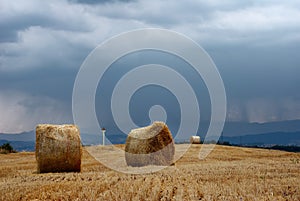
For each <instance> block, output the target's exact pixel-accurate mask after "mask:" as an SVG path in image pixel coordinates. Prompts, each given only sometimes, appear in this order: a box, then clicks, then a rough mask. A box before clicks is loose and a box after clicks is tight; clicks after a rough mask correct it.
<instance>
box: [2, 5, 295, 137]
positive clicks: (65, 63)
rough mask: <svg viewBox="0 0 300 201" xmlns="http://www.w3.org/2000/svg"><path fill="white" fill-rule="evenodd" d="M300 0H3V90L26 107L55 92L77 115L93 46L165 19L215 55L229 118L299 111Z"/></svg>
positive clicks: (282, 115) (160, 23)
mask: <svg viewBox="0 0 300 201" xmlns="http://www.w3.org/2000/svg"><path fill="white" fill-rule="evenodd" d="M97 2H99V1H97ZM299 8H300V4H299V2H297V1H288V2H283V1H260V2H257V1H193V0H188V1H182V2H181V1H178V2H175V1H160V0H154V1H108V0H107V1H106V0H105V1H100V3H96V1H92V0H88V1H83V0H78V1H75V0H74V1H72V0H71V1H52V2H44V1H43V2H41V1H35V0H28V1H26V2H23V1H19V2H17V3H12V1H2V2H0V29H1V33H0V94H7V93H4V92H3V91H11V93H16V94H22V95H16V96H14V95H9V96H10V97H12V98H14V99H19V100H20V101H19V102H17V103H18V107H20V108H22V109H20V111H24V110H26V111H31V110H33V105H32V104H31V103H34V105H38V108H40V107H41V104H39V103H42V102H43V100H45V99H47V101H45V104H46V105H43V106H44V107H48V106H49V108H51V107H52V106H51V105H53V102H52V100H54V101H57V103H59V104H61V105H64V106H65V107H66V108H67V109H66V110H65V112H66V114H68V115H70V110H71V98H72V97H71V95H72V87H73V83H74V80H75V77H76V73H77V72H78V69H79V67H80V65H81V63H82V62H83V61H84V59H85V57H86V56H87V55H88V53H89V52H90V51H91V50H92V49H93V48H94V47H96V46H97V45H98V44H100V43H101V42H103V41H104V40H105V39H108V38H110V37H112V36H114V35H115V34H119V33H121V32H123V31H129V30H132V29H136V28H144V27H161V28H168V29H172V30H174V31H178V32H180V33H183V34H186V35H187V36H189V37H190V38H192V39H193V40H195V41H196V42H198V43H199V44H201V45H203V47H205V49H206V50H207V52H208V53H209V54H210V55H211V57H212V59H213V60H214V61H215V63H216V65H217V67H218V68H219V70H220V74H221V76H222V78H223V80H224V84H225V87H226V91H227V97H228V101H229V104H228V120H232V121H272V118H273V119H274V120H276V119H277V120H284V119H296V118H300V117H299V114H300V111H299V101H300V94H299V93H298V91H299V89H298V86H300V81H299V78H298V75H299V74H300V69H299V64H300V58H299V56H298V53H299V52H300V46H299V42H300V37H299V36H300V34H299V33H300V27H299V24H300V20H299V19H300V9H299ZM3 96H4V95H3ZM3 96H2V97H3ZM35 96H36V97H39V98H37V99H34V98H33V97H35ZM24 97H29V98H28V99H26V98H24ZM24 99H26V101H24ZM32 99H34V100H32ZM49 100H51V101H49ZM9 102H10V101H9V100H5V101H4V102H2V105H1V106H2V108H5V105H9ZM47 105H48V106H47ZM265 105H268V106H266V107H264V106H265ZM24 108H25V109H24ZM251 108H256V109H254V110H252V109H251ZM264 108H265V109H264ZM1 111H2V110H1ZM260 111H262V112H260ZM7 112H8V111H7V110H3V114H5V115H6V113H7ZM22 114H23V113H22ZM51 114H52V113H51ZM22 117H23V118H26V115H25V113H24V116H22ZM10 118H11V122H14V121H15V122H19V120H17V119H15V118H14V117H10ZM35 118H39V117H38V116H36V117H35ZM49 118H50V117H49ZM64 118H65V117H64ZM32 122H35V121H34V120H32V121H31V123H32ZM29 124H30V123H28V125H29ZM0 129H1V126H0ZM10 129H11V130H10V131H12V130H13V128H12V127H11V128H10Z"/></svg>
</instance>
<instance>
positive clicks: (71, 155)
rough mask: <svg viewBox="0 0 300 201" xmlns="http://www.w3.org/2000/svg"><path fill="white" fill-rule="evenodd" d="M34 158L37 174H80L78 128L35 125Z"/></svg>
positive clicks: (80, 153)
mask: <svg viewBox="0 0 300 201" xmlns="http://www.w3.org/2000/svg"><path fill="white" fill-rule="evenodd" d="M35 156H36V161H37V171H38V172H39V173H45V172H80V170H81V156H82V147H81V140H80V133H79V129H78V127H77V126H75V125H51V124H40V125H37V127H36V147H35Z"/></svg>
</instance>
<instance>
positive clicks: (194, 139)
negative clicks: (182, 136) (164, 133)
mask: <svg viewBox="0 0 300 201" xmlns="http://www.w3.org/2000/svg"><path fill="white" fill-rule="evenodd" d="M200 142H201V141H200V137H199V136H191V137H190V143H191V144H200Z"/></svg>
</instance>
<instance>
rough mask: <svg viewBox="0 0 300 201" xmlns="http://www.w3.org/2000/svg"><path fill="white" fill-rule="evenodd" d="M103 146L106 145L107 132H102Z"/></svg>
mask: <svg viewBox="0 0 300 201" xmlns="http://www.w3.org/2000/svg"><path fill="white" fill-rule="evenodd" d="M102 145H103V146H104V145H105V130H102Z"/></svg>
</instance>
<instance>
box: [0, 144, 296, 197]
mask: <svg viewBox="0 0 300 201" xmlns="http://www.w3.org/2000/svg"><path fill="white" fill-rule="evenodd" d="M119 146H120V147H122V148H124V146H123V145H119ZM179 146H182V145H176V149H177V148H178V147H179ZM201 146H205V145H199V144H194V145H192V146H191V147H190V149H189V150H188V152H187V153H185V155H184V156H183V157H182V158H181V159H180V160H178V161H177V162H176V164H175V166H170V167H167V168H165V169H163V170H161V171H159V172H155V173H150V174H143V175H130V174H124V173H119V172H115V171H113V170H110V169H108V168H106V167H104V166H103V165H101V164H100V163H99V162H98V161H96V160H95V159H94V158H92V157H91V156H90V155H89V154H88V152H87V151H86V150H85V149H84V151H83V158H82V169H81V170H82V171H81V173H45V174H37V173H36V169H37V164H36V161H35V155H34V153H14V154H2V155H0V192H1V193H0V200H239V201H241V200H300V185H299V184H300V154H299V153H288V152H283V151H275V150H266V149H252V148H240V147H230V146H216V147H215V149H214V150H213V151H212V152H211V153H210V155H209V156H208V157H207V158H205V159H204V160H201V161H200V160H199V159H198V153H199V149H200V147H201ZM111 160H114V159H113V156H112V158H111Z"/></svg>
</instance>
